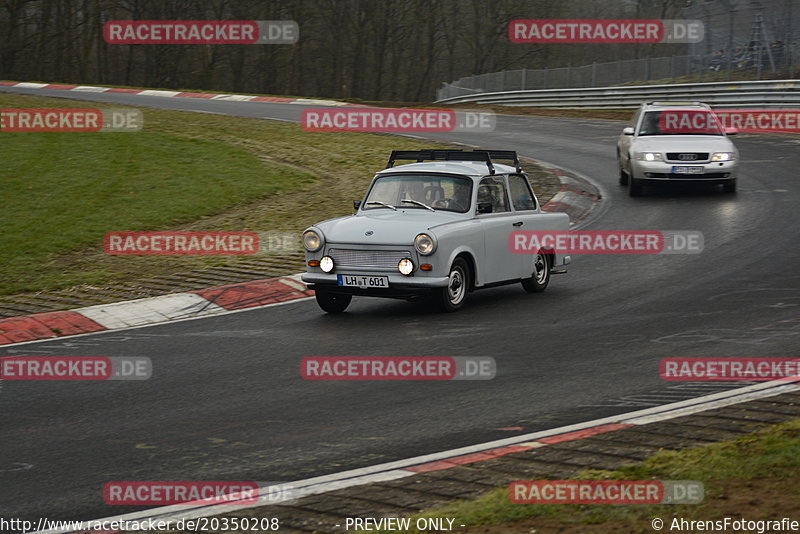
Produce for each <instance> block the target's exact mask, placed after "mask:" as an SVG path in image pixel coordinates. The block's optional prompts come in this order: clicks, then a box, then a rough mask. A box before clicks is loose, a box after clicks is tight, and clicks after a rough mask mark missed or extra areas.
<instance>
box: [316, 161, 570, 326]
mask: <svg viewBox="0 0 800 534" xmlns="http://www.w3.org/2000/svg"><path fill="white" fill-rule="evenodd" d="M498 159H502V160H510V161H513V165H503V164H498V163H495V160H498ZM399 160H407V161H408V160H410V161H415V162H416V163H409V164H405V165H400V166H397V167H395V166H394V163H395V162H396V161H399ZM353 204H354V207H355V209H356V213H355V214H354V215H349V216H346V217H339V218H337V219H330V220H327V221H324V222H321V223H318V224H315V225H314V226H311V227H310V228H308V229H307V230H306V231H305V232H304V233H303V247H304V248H305V250H306V264H307V272H306V273H304V274H303V276H302V279H303V281H304V282H306V283H308V284H309V288H311V289H314V290H315V292H316V298H317V302H318V303H319V306H320V307H321V308H322V309H323V310H325V311H326V312H329V313H338V312H342V311H344V310H345V309H346V308H347V306H348V305H349V304H350V301H351V299H352V297H353V295H365V296H373V297H394V298H405V299H411V298H415V297H419V296H421V295H427V296H431V297H432V298H433V300H434V302H435V303H436V304H437V305H438V306H439V308H440V309H442V310H443V311H455V310H457V309H459V308H461V307H462V306H463V305H464V302H465V300H466V298H467V295H468V294H469V292H471V291H473V290H476V289H481V288H487V287H492V286H498V285H503V284H509V283H515V282H521V283H522V286H523V288H525V290H526V291H528V292H530V293H536V292H540V291H544V289H545V288H546V287H547V285H548V283H549V281H550V275H551V274H552V273H559V272H565V271H564V270H563V269H561V267H562V266H564V265H567V264H568V263H569V260H570V258H569V256H564V255H561V254H558V253H556V252H555V251H546V250H541V251H538V252H537V253H532V254H515V253H514V252H513V251H512V249H511V247H509V235H510V234H511V232H513V231H517V230H547V231H566V230H569V216H567V215H566V214H564V213H545V212H543V211H542V209H541V206H540V205H539V202H538V201H537V199H536V196H535V195H534V193H533V190H532V189H531V186H530V184H529V182H528V178H527V176H526V175H525V174H524V173H523V172H522V169H521V168H520V164H519V158H518V157H517V153H516V152H514V151H498V150H475V151H463V150H422V151H405V150H395V151H393V152H392V155H391V157H390V158H389V164H388V166H387V167H386V169H384V170H382V171H380V172H378V173H377V174H376V175H375V178H374V179H373V180H372V183H371V184H370V186H369V189H368V190H367V194H366V196H365V197H364V198H363V199H362V200H356V201H355V202H354V203H353Z"/></svg>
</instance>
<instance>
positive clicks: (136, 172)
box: [0, 93, 558, 295]
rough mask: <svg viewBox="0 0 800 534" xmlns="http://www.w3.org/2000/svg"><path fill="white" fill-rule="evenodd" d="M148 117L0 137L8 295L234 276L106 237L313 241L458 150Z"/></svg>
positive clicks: (7, 104) (545, 190) (166, 114)
mask: <svg viewBox="0 0 800 534" xmlns="http://www.w3.org/2000/svg"><path fill="white" fill-rule="evenodd" d="M252 105H254V106H257V105H259V104H252ZM92 106H96V107H104V108H108V107H112V106H110V105H108V104H96V105H95V104H92V103H88V104H87V102H85V101H78V100H70V99H63V98H46V97H36V96H25V95H14V94H8V93H0V108H75V107H78V108H86V107H92ZM113 107H115V108H124V106H113ZM139 109H141V111H142V113H143V115H144V128H143V130H142V131H140V132H125V133H11V132H0V139H1V142H2V147H3V151H2V154H3V156H4V158H3V160H4V161H3V167H2V175H1V176H0V187H2V191H3V204H2V210H0V228H2V229H3V233H2V236H3V237H2V239H0V295H16V294H20V293H27V292H39V291H48V290H59V289H65V288H71V287H76V286H96V285H109V284H111V285H113V284H114V283H116V282H123V281H130V280H133V279H137V278H143V277H150V276H159V275H165V274H171V273H174V272H182V271H187V270H192V269H198V268H203V267H212V266H220V265H226V264H230V263H231V262H235V261H236V259H235V258H233V259H232V258H225V257H214V256H108V255H106V254H105V253H104V252H103V248H102V242H103V236H104V235H105V233H106V232H109V231H135V230H139V231H144V230H209V231H210V230H219V231H226V230H227V231H233V230H236V231H255V232H266V231H277V232H291V233H296V234H297V235H299V233H300V232H301V231H302V230H303V229H304V228H305V227H307V226H309V225H311V224H313V223H315V222H318V221H320V220H323V219H327V218H331V217H338V216H341V215H346V214H349V213H352V201H353V200H354V199H356V198H360V197H361V196H362V195H363V192H364V190H365V188H366V186H367V185H368V184H369V181H370V180H371V179H372V176H373V174H374V172H375V171H376V170H378V169H381V168H383V167H384V166H385V165H386V160H387V158H388V155H389V153H390V151H391V150H397V149H405V150H414V149H423V148H436V147H441V148H444V147H446V146H445V145H442V144H435V143H428V142H423V141H418V140H414V139H408V138H403V137H398V136H389V135H375V134H364V133H308V132H304V131H303V130H302V129H301V128H300V127H299V126H298V125H296V124H292V123H286V122H279V121H270V120H261V119H250V118H241V117H231V116H226V115H216V114H206V113H196V112H187V111H171V110H160V109H152V108H139ZM525 168H526V170H527V171H528V172H529V175H530V176H531V179H532V182H533V183H534V187H535V188H536V191H537V194H538V195H539V198H540V201H542V202H546V201H547V200H548V199H549V198H551V197H552V196H553V195H554V194H555V193H556V192H557V191H558V180H557V179H556V178H554V177H553V176H552V174H551V173H548V172H545V171H543V170H542V169H540V168H538V167H536V166H533V165H525ZM540 186H541V187H540Z"/></svg>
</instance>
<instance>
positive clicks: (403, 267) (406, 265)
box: [397, 258, 414, 276]
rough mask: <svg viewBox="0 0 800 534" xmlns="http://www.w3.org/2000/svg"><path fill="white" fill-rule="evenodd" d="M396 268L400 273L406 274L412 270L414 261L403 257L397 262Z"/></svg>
mask: <svg viewBox="0 0 800 534" xmlns="http://www.w3.org/2000/svg"><path fill="white" fill-rule="evenodd" d="M397 270H398V271H400V274H404V275H406V276H408V275H409V274H411V273H413V272H414V262H413V261H411V260H410V259H408V258H403V259H402V260H400V263H398V264H397Z"/></svg>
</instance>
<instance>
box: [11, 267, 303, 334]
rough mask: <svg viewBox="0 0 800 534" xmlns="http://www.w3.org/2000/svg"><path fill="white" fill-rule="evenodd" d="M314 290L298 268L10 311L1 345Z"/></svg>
mask: <svg viewBox="0 0 800 534" xmlns="http://www.w3.org/2000/svg"><path fill="white" fill-rule="evenodd" d="M313 295H314V292H313V291H311V290H309V289H307V288H306V285H305V284H304V283H303V282H301V281H300V275H299V274H296V275H292V276H281V277H278V278H269V279H266V280H254V281H252V282H244V283H240V284H230V285H226V286H220V287H210V288H207V289H200V290H197V291H191V292H188V293H174V294H171V295H163V296H159V297H151V298H144V299H137V300H128V301H124V302H115V303H113V304H99V305H97V306H87V307H85V308H77V309H74V310H69V311H57V312H48V313H36V314H33V315H25V316H21V317H10V318H7V319H0V345H11V344H15V343H23V342H26V341H36V340H43V339H51V338H59V337H65V336H73V335H78V334H88V333H92V332H103V331H108V330H119V329H122V328H132V327H138V326H145V325H154V324H159V323H166V322H170V321H177V320H182V319H190V318H197V317H204V316H208V315H216V314H220V313H227V312H231V311H237V310H244V309H249V308H254V307H263V306H269V305H274V304H278V303H282V302H288V301H293V300H298V299H303V298H308V297H311V296H313Z"/></svg>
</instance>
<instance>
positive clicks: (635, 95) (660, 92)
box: [440, 80, 800, 109]
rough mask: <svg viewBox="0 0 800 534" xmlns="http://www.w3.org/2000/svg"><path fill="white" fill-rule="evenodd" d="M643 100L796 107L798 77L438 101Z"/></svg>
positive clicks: (602, 104)
mask: <svg viewBox="0 0 800 534" xmlns="http://www.w3.org/2000/svg"><path fill="white" fill-rule="evenodd" d="M646 100H699V101H702V102H706V103H708V104H711V106H712V107H714V108H751V109H752V108H759V109H761V108H772V109H785V108H797V107H800V80H762V81H746V82H705V83H684V84H668V85H655V84H654V85H625V86H619V85H618V86H612V87H594V88H581V89H574V88H570V89H529V90H525V91H519V90H517V91H500V92H491V93H480V94H471V95H463V96H454V97H450V98H447V99H444V100H441V101H440V103H443V104H466V103H474V104H490V105H501V106H529V107H546V108H572V109H578V108H592V109H629V108H636V107H638V106H639V104H641V103H642V102H644V101H646Z"/></svg>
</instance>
